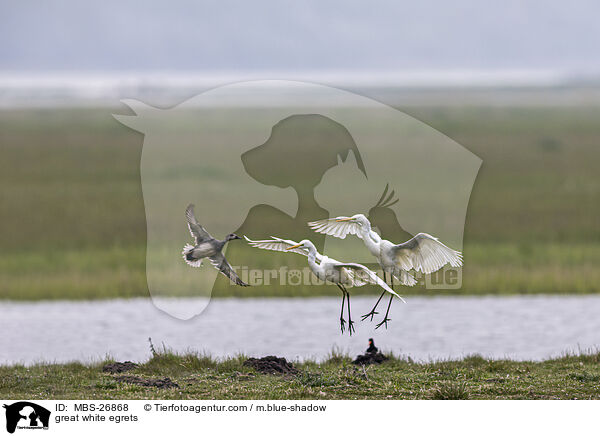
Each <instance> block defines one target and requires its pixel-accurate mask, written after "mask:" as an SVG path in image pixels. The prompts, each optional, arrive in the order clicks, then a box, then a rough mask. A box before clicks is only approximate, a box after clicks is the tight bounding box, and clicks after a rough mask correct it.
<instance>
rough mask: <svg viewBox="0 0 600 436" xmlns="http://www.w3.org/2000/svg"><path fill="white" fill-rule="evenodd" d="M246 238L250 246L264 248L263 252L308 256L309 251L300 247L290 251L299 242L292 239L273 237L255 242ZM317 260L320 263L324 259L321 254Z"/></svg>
mask: <svg viewBox="0 0 600 436" xmlns="http://www.w3.org/2000/svg"><path fill="white" fill-rule="evenodd" d="M244 238H245V239H246V241H248V244H250V245H251V246H252V247H256V248H262V249H263V250H273V251H283V252H286V253H292V252H294V253H298V254H302V255H303V256H308V249H306V248H302V247H298V248H292V249H291V250H288V248H289V247H293V246H294V245H298V242H295V241H292V240H291V239H281V238H278V237H276V236H271V239H264V240H262V241H253V240H252V239H249V238H248V237H247V236H246V235H244ZM317 259H318V260H319V261H320V260H321V259H322V256H321V255H320V254H319V253H317Z"/></svg>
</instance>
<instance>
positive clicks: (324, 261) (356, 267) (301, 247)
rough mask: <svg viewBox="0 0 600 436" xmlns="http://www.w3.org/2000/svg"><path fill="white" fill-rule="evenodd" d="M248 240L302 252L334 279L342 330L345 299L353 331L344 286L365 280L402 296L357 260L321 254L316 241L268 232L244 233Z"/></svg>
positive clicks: (265, 247) (312, 267) (313, 267)
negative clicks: (257, 236) (263, 235)
mask: <svg viewBox="0 0 600 436" xmlns="http://www.w3.org/2000/svg"><path fill="white" fill-rule="evenodd" d="M244 238H246V241H248V243H249V244H250V245H251V246H253V247H256V248H262V249H263V250H274V251H291V252H294V253H298V254H302V255H303V256H307V257H308V266H309V268H310V270H311V271H312V272H313V274H314V275H316V276H317V277H318V278H319V279H321V280H323V281H327V282H331V283H335V284H336V285H337V286H338V288H340V290H341V291H342V310H341V312H340V326H341V330H342V333H344V325H345V322H346V321H345V320H344V302H345V301H346V299H347V301H348V331H349V332H350V335H352V332H353V331H354V325H353V324H354V322H353V321H352V318H351V315H350V294H349V293H348V290H347V289H346V286H363V285H365V284H367V283H370V284H374V285H378V286H380V287H381V288H383V289H384V293H385V292H388V293H390V294H391V296H392V297H394V296H396V297H398V298H399V299H400V300H402V301H404V299H403V298H402V297H401V296H400V295H398V294H397V293H396V292H394V290H393V289H391V288H390V287H389V286H388V285H387V283H385V282H384V281H383V280H381V279H380V278H379V277H378V276H377V274H375V273H374V272H373V271H371V270H370V269H369V268H367V267H366V266H364V265H361V264H358V263H346V262H339V261H337V260H335V259H332V258H330V257H327V256H324V255H322V254H320V253H319V252H318V251H317V249H316V247H315V245H314V244H313V243H312V242H311V241H309V240H307V239H304V240H302V241H300V242H295V241H291V240H289V239H281V238H277V237H275V236H271V239H266V240H262V241H253V240H252V239H249V238H248V237H246V236H244Z"/></svg>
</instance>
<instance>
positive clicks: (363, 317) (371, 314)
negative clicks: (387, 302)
mask: <svg viewBox="0 0 600 436" xmlns="http://www.w3.org/2000/svg"><path fill="white" fill-rule="evenodd" d="M392 280H393V279H392ZM383 281H384V282H386V283H387V279H386V276H385V271H384V272H383ZM385 293H386V291H383V292H382V293H381V295H380V296H379V299H378V300H377V303H375V306H373V309H371V311H370V312H369V313H367V314H366V315H363V316H362V317H361V321H364V320H365V319H367V318H368V317H371V319H370V320H369V321H373V317H374V316H375V315H377V314H378V313H379V312H375V309H377V306H378V305H379V302H380V301H381V299H382V298H383V296H384V295H385Z"/></svg>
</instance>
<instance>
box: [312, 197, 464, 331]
mask: <svg viewBox="0 0 600 436" xmlns="http://www.w3.org/2000/svg"><path fill="white" fill-rule="evenodd" d="M386 191H387V189H386ZM384 195H385V192H384ZM308 226H309V227H310V228H311V229H313V230H314V231H316V232H318V233H324V234H326V235H330V236H335V237H336V238H341V239H344V238H345V237H346V235H348V234H350V235H356V236H358V237H359V238H360V239H362V241H363V242H364V244H365V246H366V247H367V249H368V250H369V251H370V252H371V254H372V255H373V256H374V257H375V258H376V259H377V261H378V262H379V265H380V266H381V268H382V269H383V279H384V281H387V280H386V272H387V273H388V274H390V275H391V276H392V279H391V280H392V281H391V286H392V288H393V286H394V285H393V277H395V278H396V279H397V280H398V281H399V282H400V283H401V284H403V285H406V286H414V285H415V284H416V282H417V281H416V279H415V278H414V277H413V276H412V275H411V274H410V273H409V271H412V270H414V271H417V272H421V273H424V274H431V273H433V272H435V271H437V270H439V269H440V268H442V267H443V266H444V265H446V264H450V266H452V267H460V266H462V253H460V252H459V251H456V250H453V249H452V248H449V247H447V246H446V245H444V244H443V243H441V242H440V241H439V240H438V238H436V237H434V236H431V235H429V234H427V233H419V234H417V235H416V236H414V237H413V238H411V239H409V240H408V241H406V242H404V243H402V244H394V243H393V242H390V241H388V240H386V239H382V238H381V236H379V234H377V232H375V231H374V230H373V229H372V228H371V223H370V222H369V220H368V219H367V217H366V216H365V215H363V214H356V215H353V216H350V217H347V216H338V217H336V218H330V219H324V220H319V221H312V222H309V223H308ZM384 295H385V292H383V293H382V294H381V296H380V297H379V299H378V300H377V303H376V304H375V306H374V307H373V309H372V310H371V312H369V313H367V314H366V315H363V320H364V319H366V318H367V317H369V316H370V317H371V320H373V316H374V315H375V314H377V312H375V309H377V305H378V304H379V302H380V301H381V299H382V298H383V296H384ZM391 305H392V298H390V302H389V304H388V308H387V311H386V313H385V317H384V319H383V321H382V322H380V323H379V324H377V327H376V328H379V327H381V326H382V325H383V324H385V326H386V328H387V322H388V321H390V318H388V314H389V312H390V307H391Z"/></svg>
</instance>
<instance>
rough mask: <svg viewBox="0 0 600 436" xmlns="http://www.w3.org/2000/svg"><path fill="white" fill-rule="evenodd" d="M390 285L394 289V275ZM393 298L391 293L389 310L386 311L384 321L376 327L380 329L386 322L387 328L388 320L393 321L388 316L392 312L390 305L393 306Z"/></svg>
mask: <svg viewBox="0 0 600 436" xmlns="http://www.w3.org/2000/svg"><path fill="white" fill-rule="evenodd" d="M390 287H391V288H392V290H394V276H392V283H391V285H390ZM393 298H394V296H393V295H390V302H389V303H388V307H387V310H386V311H385V316H384V317H383V321H381V322H380V323H379V324H377V325H376V326H375V329H378V328H379V327H381V326H382V325H383V324H385V328H386V329H387V326H388V325H387V323H388V321H391V319H390V318H388V314H389V313H390V307H392V299H393Z"/></svg>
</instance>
